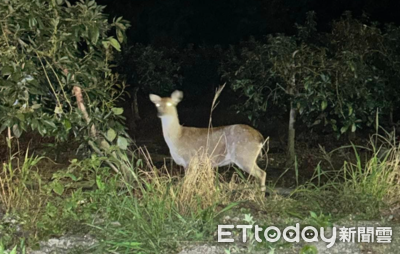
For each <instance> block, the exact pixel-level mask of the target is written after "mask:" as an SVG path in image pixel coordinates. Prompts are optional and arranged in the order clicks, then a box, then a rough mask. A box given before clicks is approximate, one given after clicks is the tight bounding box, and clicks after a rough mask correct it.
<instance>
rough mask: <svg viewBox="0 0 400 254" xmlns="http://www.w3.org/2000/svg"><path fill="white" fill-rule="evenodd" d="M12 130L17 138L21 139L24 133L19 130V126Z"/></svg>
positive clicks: (15, 125) (16, 125)
mask: <svg viewBox="0 0 400 254" xmlns="http://www.w3.org/2000/svg"><path fill="white" fill-rule="evenodd" d="M12 130H13V133H14V136H16V137H17V138H19V137H21V134H22V131H21V129H20V128H19V126H18V124H14V125H13V128H12Z"/></svg>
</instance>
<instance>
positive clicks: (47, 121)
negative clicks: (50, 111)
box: [43, 120, 57, 129]
mask: <svg viewBox="0 0 400 254" xmlns="http://www.w3.org/2000/svg"><path fill="white" fill-rule="evenodd" d="M43 122H44V123H45V124H47V125H49V126H51V127H53V128H54V129H55V128H57V127H56V125H55V124H54V123H53V122H52V121H49V120H44V121H43Z"/></svg>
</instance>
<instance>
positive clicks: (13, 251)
mask: <svg viewBox="0 0 400 254" xmlns="http://www.w3.org/2000/svg"><path fill="white" fill-rule="evenodd" d="M10 254H17V245H15V247H14V248H13V249H12V250H11V251H10Z"/></svg>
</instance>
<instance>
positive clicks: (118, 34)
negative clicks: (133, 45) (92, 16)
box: [117, 27, 124, 43]
mask: <svg viewBox="0 0 400 254" xmlns="http://www.w3.org/2000/svg"><path fill="white" fill-rule="evenodd" d="M117 39H118V41H119V42H120V43H123V42H124V34H123V33H122V31H121V29H119V28H118V27H117Z"/></svg>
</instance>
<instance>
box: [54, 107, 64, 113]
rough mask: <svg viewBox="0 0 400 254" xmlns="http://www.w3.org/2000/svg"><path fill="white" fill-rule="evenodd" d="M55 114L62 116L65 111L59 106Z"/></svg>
mask: <svg viewBox="0 0 400 254" xmlns="http://www.w3.org/2000/svg"><path fill="white" fill-rule="evenodd" d="M54 113H56V114H62V113H63V111H62V109H61V107H59V106H57V107H55V109H54Z"/></svg>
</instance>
